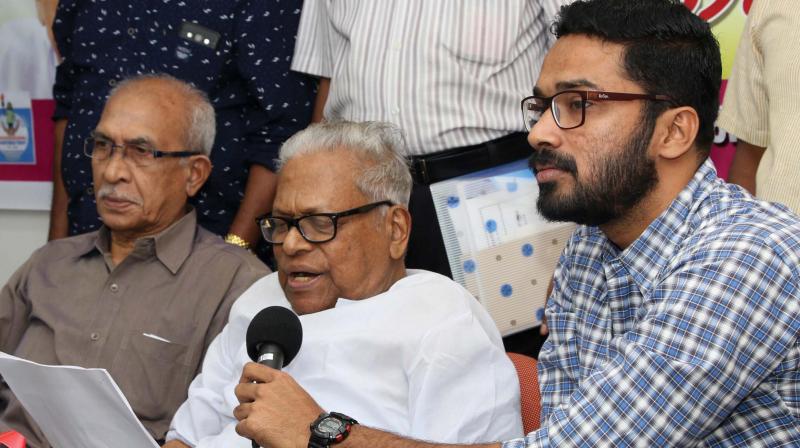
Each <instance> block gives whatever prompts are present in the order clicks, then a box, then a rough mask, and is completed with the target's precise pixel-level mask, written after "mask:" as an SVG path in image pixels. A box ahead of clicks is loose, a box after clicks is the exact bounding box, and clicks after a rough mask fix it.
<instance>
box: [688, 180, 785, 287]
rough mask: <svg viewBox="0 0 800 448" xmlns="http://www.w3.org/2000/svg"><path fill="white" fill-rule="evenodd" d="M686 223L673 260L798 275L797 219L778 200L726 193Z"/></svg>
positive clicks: (764, 272) (763, 272)
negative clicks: (679, 251)
mask: <svg viewBox="0 0 800 448" xmlns="http://www.w3.org/2000/svg"><path fill="white" fill-rule="evenodd" d="M689 226H691V227H693V228H692V229H690V230H689V232H688V235H687V238H686V239H685V240H684V242H683V244H682V245H681V246H682V248H681V252H682V255H683V256H681V257H676V260H675V261H676V262H679V263H682V262H691V263H693V264H695V265H701V264H704V265H708V266H718V265H728V266H731V267H734V266H738V267H739V268H737V269H742V270H743V271H752V272H761V273H762V274H766V273H767V272H774V271H775V270H776V269H777V270H779V271H781V270H782V271H784V272H787V273H793V276H794V277H796V276H797V274H798V269H800V217H798V216H797V215H795V214H794V213H793V212H792V211H790V210H789V209H788V208H787V207H785V206H783V205H781V204H775V203H769V202H764V201H759V200H757V199H754V198H752V197H737V196H736V195H733V196H730V195H727V196H723V197H722V198H721V200H720V201H719V203H718V204H715V205H714V206H713V209H712V210H711V211H709V212H707V213H700V214H698V216H697V217H696V219H695V220H694V221H693V222H691V223H689ZM678 260H680V261H678ZM790 276H791V275H790Z"/></svg>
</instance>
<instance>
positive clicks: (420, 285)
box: [389, 269, 491, 328]
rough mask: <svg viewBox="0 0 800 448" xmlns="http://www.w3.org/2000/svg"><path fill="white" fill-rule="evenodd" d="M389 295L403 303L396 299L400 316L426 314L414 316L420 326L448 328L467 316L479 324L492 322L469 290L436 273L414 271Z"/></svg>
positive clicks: (397, 284)
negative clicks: (413, 312) (410, 312)
mask: <svg viewBox="0 0 800 448" xmlns="http://www.w3.org/2000/svg"><path fill="white" fill-rule="evenodd" d="M389 291H390V292H391V293H392V294H393V295H396V299H399V300H394V299H395V298H393V300H392V301H391V302H392V305H390V307H394V308H397V309H398V310H397V311H398V312H400V311H402V310H404V309H405V310H408V309H418V310H425V312H424V313H421V314H422V315H419V316H414V319H416V321H417V322H418V323H422V322H421V320H426V321H429V322H430V324H432V325H433V324H436V323H442V324H444V323H446V322H447V321H448V320H452V319H458V318H461V317H464V316H467V317H469V318H477V320H479V321H484V320H491V318H490V317H489V314H488V313H487V311H486V309H485V308H483V306H482V305H481V304H480V302H478V300H477V299H476V298H475V296H473V295H472V294H471V293H470V292H469V291H467V289H466V288H464V287H463V286H461V285H460V284H459V283H457V282H455V281H453V280H452V279H450V278H448V277H445V276H443V275H441V274H437V273H435V272H429V271H424V270H413V269H410V270H408V275H407V276H406V277H405V278H403V279H401V280H399V281H398V282H397V283H395V284H394V285H393V286H392V288H391V289H390V290H389ZM421 327H422V326H420V328H421Z"/></svg>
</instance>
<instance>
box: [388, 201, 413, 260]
mask: <svg viewBox="0 0 800 448" xmlns="http://www.w3.org/2000/svg"><path fill="white" fill-rule="evenodd" d="M385 222H386V225H387V228H388V231H389V238H390V246H389V255H390V256H391V257H392V259H394V260H402V259H403V257H405V255H406V248H407V247H408V237H409V235H410V234H411V214H410V213H409V212H408V209H407V208H405V207H404V206H402V205H393V206H391V207H390V208H389V211H388V212H387V213H386V220H385Z"/></svg>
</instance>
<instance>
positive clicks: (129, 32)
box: [128, 28, 136, 36]
mask: <svg viewBox="0 0 800 448" xmlns="http://www.w3.org/2000/svg"><path fill="white" fill-rule="evenodd" d="M134 34H136V28H128V36H133V35H134Z"/></svg>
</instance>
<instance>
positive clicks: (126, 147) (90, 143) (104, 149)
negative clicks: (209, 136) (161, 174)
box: [83, 136, 202, 166]
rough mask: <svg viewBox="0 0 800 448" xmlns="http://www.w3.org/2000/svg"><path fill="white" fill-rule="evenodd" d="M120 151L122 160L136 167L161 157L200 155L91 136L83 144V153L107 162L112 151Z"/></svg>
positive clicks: (112, 154)
mask: <svg viewBox="0 0 800 448" xmlns="http://www.w3.org/2000/svg"><path fill="white" fill-rule="evenodd" d="M115 150H117V151H120V152H121V153H122V158H123V159H124V160H128V161H130V162H132V163H133V164H134V165H136V166H147V165H152V164H153V163H155V161H156V159H160V158H163V157H190V156H194V155H198V154H202V153H200V152H198V151H161V150H158V149H155V148H152V147H150V146H149V145H148V144H146V143H123V144H121V145H117V144H115V143H114V142H113V141H111V140H109V139H107V138H103V137H99V136H91V137H89V138H87V139H86V140H84V142H83V153H84V154H85V155H86V156H88V157H91V158H93V159H97V160H107V159H109V158H111V157H113V156H114V151H115Z"/></svg>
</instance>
